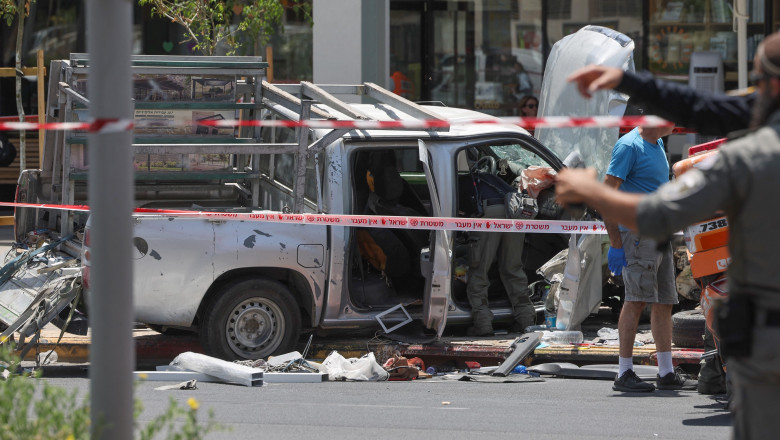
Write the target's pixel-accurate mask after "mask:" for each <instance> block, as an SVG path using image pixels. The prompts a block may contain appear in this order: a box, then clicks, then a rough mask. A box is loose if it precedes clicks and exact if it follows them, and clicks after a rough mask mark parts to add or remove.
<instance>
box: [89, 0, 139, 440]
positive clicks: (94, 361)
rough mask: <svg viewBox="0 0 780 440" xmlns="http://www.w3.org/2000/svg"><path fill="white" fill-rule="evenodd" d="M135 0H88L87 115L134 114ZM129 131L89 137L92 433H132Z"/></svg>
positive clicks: (126, 439) (115, 436) (119, 439)
mask: <svg viewBox="0 0 780 440" xmlns="http://www.w3.org/2000/svg"><path fill="white" fill-rule="evenodd" d="M132 6H133V2H130V1H127V0H87V51H88V52H89V81H88V84H87V87H88V89H87V91H88V93H89V98H90V105H89V115H90V117H91V118H93V119H105V118H117V119H124V120H129V119H132V117H133V107H132V103H131V101H130V99H131V90H132V82H131V71H130V54H131V51H130V49H131V47H132V40H131V20H132V17H133V9H132ZM132 136H133V133H132V131H119V132H93V133H90V134H89V136H88V149H89V163H90V166H89V184H88V185H89V205H90V207H91V215H92V217H91V227H92V229H91V237H90V238H91V243H92V247H91V252H92V273H91V279H90V281H91V285H90V297H89V300H90V303H89V309H90V324H91V326H92V343H91V347H90V354H89V358H90V359H89V360H90V368H89V375H90V379H91V387H90V394H91V396H92V397H91V406H92V414H91V415H92V428H91V429H92V436H91V438H93V439H111V440H130V439H132V438H133V374H132V373H133V368H134V366H135V350H134V346H133V339H132V326H133V299H132V292H133V276H132V262H133V260H132V253H131V251H132V249H131V242H132V216H131V213H132V205H133V191H132V189H133V162H132V153H131V144H132Z"/></svg>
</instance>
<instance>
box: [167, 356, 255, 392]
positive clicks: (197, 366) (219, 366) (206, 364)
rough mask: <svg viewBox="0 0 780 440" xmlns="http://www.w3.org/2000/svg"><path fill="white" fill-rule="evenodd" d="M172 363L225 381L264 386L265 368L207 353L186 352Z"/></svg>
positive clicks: (185, 369)
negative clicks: (226, 359) (253, 366)
mask: <svg viewBox="0 0 780 440" xmlns="http://www.w3.org/2000/svg"><path fill="white" fill-rule="evenodd" d="M170 365H171V367H174V368H176V369H179V370H182V371H194V372H197V373H205V374H208V375H210V376H214V377H217V378H220V379H222V380H223V381H225V382H230V383H237V384H239V385H244V386H248V387H258V386H263V370H260V369H258V368H252V367H247V366H244V365H239V364H236V363H233V362H228V361H223V360H222V359H217V358H215V357H211V356H206V355H205V354H200V353H193V352H191V351H188V352H184V353H182V354H180V355H178V356H176V358H175V359H174V360H173V361H171V364H170Z"/></svg>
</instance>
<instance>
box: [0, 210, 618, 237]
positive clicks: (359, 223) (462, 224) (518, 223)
mask: <svg viewBox="0 0 780 440" xmlns="http://www.w3.org/2000/svg"><path fill="white" fill-rule="evenodd" d="M0 206H11V207H15V208H41V209H57V210H65V211H81V212H88V211H89V206H86V205H50V204H38V203H4V202H3V203H0ZM134 215H136V216H162V217H181V218H203V219H212V220H213V219H216V220H243V221H252V222H269V223H294V224H308V225H331V226H354V227H361V228H391V229H426V230H436V229H443V230H448V231H469V232H471V231H494V232H533V233H542V234H573V233H577V234H606V233H607V229H606V227H605V226H604V223H601V222H589V221H563V220H507V219H488V218H465V217H402V216H382V215H337V214H284V213H281V212H254V213H226V212H208V211H181V210H168V209H148V208H136V209H135V210H134Z"/></svg>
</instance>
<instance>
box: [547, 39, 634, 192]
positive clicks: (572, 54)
mask: <svg viewBox="0 0 780 440" xmlns="http://www.w3.org/2000/svg"><path fill="white" fill-rule="evenodd" d="M633 51H634V42H633V40H631V39H630V38H628V37H627V36H625V35H623V34H621V33H620V32H617V31H614V30H612V29H608V28H604V27H601V26H585V27H584V28H582V29H580V30H579V31H577V32H576V33H574V34H571V35H569V36H566V37H564V38H563V39H561V40H560V41H558V42H557V43H555V45H554V46H553V48H552V51H551V52H550V56H549V58H548V59H547V66H546V68H545V74H544V80H543V82H542V92H541V95H540V97H541V100H540V106H539V116H540V117H544V116H574V117H590V116H607V115H610V116H622V115H623V112H624V111H625V109H626V102H627V100H628V98H627V97H626V96H625V95H622V94H620V93H617V92H614V91H605V92H598V93H596V94H594V96H593V98H591V99H585V98H583V97H582V95H580V94H579V92H578V91H577V88H576V86H575V85H574V84H573V83H570V82H567V81H566V78H567V77H568V76H569V75H570V74H571V73H572V72H574V71H575V70H577V69H579V68H581V67H584V66H588V65H590V64H601V65H605V66H612V67H619V68H622V69H623V70H628V71H634V59H633ZM534 136H535V137H536V138H537V139H539V141H540V142H541V143H542V144H544V145H545V146H547V147H548V148H550V149H551V150H552V151H553V152H555V153H556V154H557V155H558V157H561V158H564V157H566V156H568V155H569V153H571V152H573V151H577V150H579V152H580V154H581V156H582V158H583V160H584V162H585V165H586V166H588V167H593V168H595V169H596V170H598V172H599V177H603V176H604V173H605V172H606V170H607V166H608V165H609V159H610V156H611V153H612V147H613V146H614V145H615V142H617V139H618V137H619V134H618V129H617V128H590V127H577V128H539V129H536V131H535V133H534Z"/></svg>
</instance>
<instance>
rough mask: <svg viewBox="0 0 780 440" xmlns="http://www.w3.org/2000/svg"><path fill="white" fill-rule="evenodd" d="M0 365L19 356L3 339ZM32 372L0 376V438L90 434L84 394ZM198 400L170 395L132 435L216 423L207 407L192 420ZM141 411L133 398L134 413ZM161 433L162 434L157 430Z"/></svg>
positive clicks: (173, 436)
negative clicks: (201, 416) (159, 410)
mask: <svg viewBox="0 0 780 440" xmlns="http://www.w3.org/2000/svg"><path fill="white" fill-rule="evenodd" d="M0 365H2V367H3V368H5V367H7V368H8V369H9V370H11V371H14V370H16V366H18V365H19V358H18V357H17V356H16V355H15V354H14V353H13V352H11V351H10V349H9V348H8V347H7V344H6V345H3V346H2V347H0ZM40 376H41V375H40V370H39V371H37V372H35V373H32V374H31V373H22V374H10V375H9V376H8V378H7V379H6V380H2V379H0V440H45V439H66V440H76V439H88V438H89V434H90V427H91V423H90V408H89V396H82V397H80V396H79V395H78V390H73V392H71V393H68V392H67V391H66V390H64V389H62V388H60V387H57V386H54V385H51V384H50V383H48V382H46V381H42V380H37V379H38V378H40ZM198 407H199V404H198V402H197V401H196V400H195V399H194V398H190V399H189V400H188V401H187V406H184V407H182V406H179V404H178V403H176V401H175V400H174V399H173V398H171V400H170V403H169V405H168V409H167V410H166V411H165V412H164V413H163V414H161V415H159V416H157V417H155V418H154V419H152V420H151V421H150V422H149V423H148V424H146V425H145V426H137V427H136V436H135V437H136V438H138V439H140V440H151V439H153V438H162V439H167V440H184V439H187V440H199V439H202V438H204V437H205V435H206V434H207V433H209V432H212V431H214V430H217V429H222V426H220V425H219V424H217V423H216V421H215V418H214V412H213V411H209V414H208V418H207V420H206V423H205V424H204V423H201V422H199V420H198ZM142 411H143V406H142V405H141V402H140V401H139V400H137V399H136V401H135V408H134V416H135V418H136V419H137V418H138V416H139V415H140V414H141V412H142ZM163 435H164V436H163Z"/></svg>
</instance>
